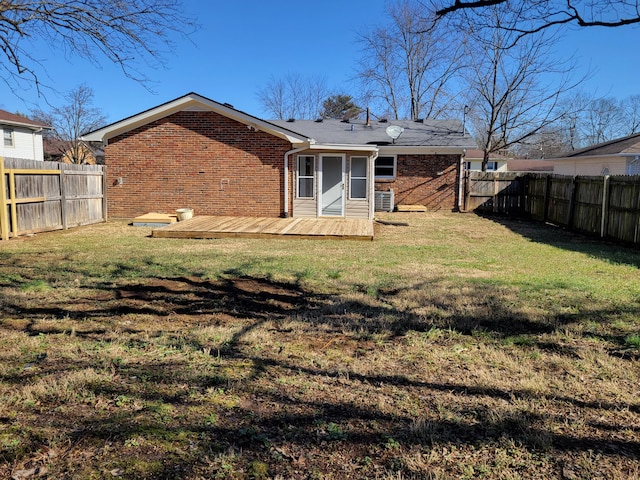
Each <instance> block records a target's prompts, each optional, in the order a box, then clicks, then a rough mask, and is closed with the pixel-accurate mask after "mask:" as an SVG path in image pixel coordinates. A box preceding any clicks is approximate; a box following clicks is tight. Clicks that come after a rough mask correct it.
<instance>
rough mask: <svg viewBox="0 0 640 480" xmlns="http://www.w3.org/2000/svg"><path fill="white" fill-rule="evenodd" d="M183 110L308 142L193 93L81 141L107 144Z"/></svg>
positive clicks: (106, 128) (285, 130)
mask: <svg viewBox="0 0 640 480" xmlns="http://www.w3.org/2000/svg"><path fill="white" fill-rule="evenodd" d="M182 111H207V112H215V113H218V114H220V115H223V116H225V117H227V118H231V119H233V120H236V121H238V122H240V123H243V124H245V125H247V127H248V128H253V129H255V130H261V131H264V132H266V133H269V134H271V135H274V136H276V137H279V138H282V139H285V140H287V141H289V142H291V143H292V144H299V143H304V142H306V141H307V138H306V137H305V136H304V135H301V134H299V133H297V132H294V131H292V130H289V129H286V128H281V127H279V126H277V125H274V124H272V123H269V122H266V121H264V120H261V119H259V118H257V117H254V116H252V115H249V114H248V113H245V112H242V111H240V110H236V109H235V108H233V106H232V105H229V104H227V103H224V104H223V103H219V102H216V101H214V100H211V99H209V98H206V97H203V96H201V95H198V94H197V93H194V92H191V93H188V94H186V95H184V96H182V97H179V98H176V99H174V100H171V101H169V102H166V103H163V104H161V105H158V106H156V107H153V108H150V109H148V110H145V111H143V112H140V113H137V114H135V115H132V116H130V117H127V118H124V119H122V120H119V121H117V122H114V123H112V124H110V125H107V126H105V127H102V128H99V129H97V130H94V131H93V132H89V133H87V134H85V135H83V136H82V137H81V138H82V140H85V141H91V142H96V141H97V142H106V141H108V140H109V139H110V138H113V137H116V136H118V135H121V134H123V133H126V132H128V131H130V130H133V129H135V128H138V127H141V126H144V125H147V124H149V123H151V122H154V121H156V120H159V119H161V118H165V117H168V116H169V115H172V114H174V113H177V112H182Z"/></svg>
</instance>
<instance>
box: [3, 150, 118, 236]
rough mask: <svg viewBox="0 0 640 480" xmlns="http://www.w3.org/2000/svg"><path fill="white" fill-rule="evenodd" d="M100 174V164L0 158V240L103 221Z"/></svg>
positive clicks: (101, 180) (102, 183) (103, 190)
mask: <svg viewBox="0 0 640 480" xmlns="http://www.w3.org/2000/svg"><path fill="white" fill-rule="evenodd" d="M7 177H8V182H7ZM103 177H104V167H103V166H101V165H68V164H61V163H55V162H40V161H34V160H23V159H8V158H5V159H2V161H0V190H1V191H2V192H3V193H2V199H3V204H2V206H3V207H4V208H2V209H1V211H0V234H1V235H2V240H7V239H8V238H9V237H10V236H14V237H15V236H18V235H24V234H28V233H37V232H46V231H51V230H59V229H67V228H69V227H74V226H79V225H88V224H90V223H98V222H101V221H106V216H105V213H106V208H105V207H104V204H105V203H106V199H105V191H106V190H105V188H104V185H105V182H104V178H103Z"/></svg>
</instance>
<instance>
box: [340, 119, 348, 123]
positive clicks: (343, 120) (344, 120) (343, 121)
mask: <svg viewBox="0 0 640 480" xmlns="http://www.w3.org/2000/svg"><path fill="white" fill-rule="evenodd" d="M340 121H341V122H342V123H349V119H348V118H343V119H342V120H340Z"/></svg>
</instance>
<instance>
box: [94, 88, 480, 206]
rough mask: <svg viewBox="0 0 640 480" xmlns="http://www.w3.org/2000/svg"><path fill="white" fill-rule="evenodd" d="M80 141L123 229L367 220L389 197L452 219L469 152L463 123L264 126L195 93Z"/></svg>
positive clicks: (469, 142)
mask: <svg viewBox="0 0 640 480" xmlns="http://www.w3.org/2000/svg"><path fill="white" fill-rule="evenodd" d="M391 125H393V128H391V129H389V127H390V126H391ZM390 135H391V136H390ZM392 136H394V137H396V138H395V139H394V138H392ZM83 140H85V141H99V142H102V144H103V146H104V149H105V164H106V166H107V185H108V191H107V202H108V208H109V212H110V215H111V216H112V217H123V218H130V217H135V216H138V215H142V214H144V213H148V212H162V213H173V212H174V211H175V210H176V209H177V208H181V207H191V208H193V209H194V211H195V213H196V215H237V216H265V217H280V216H294V217H320V216H335V217H346V218H373V215H374V209H375V206H376V200H377V199H380V198H382V197H383V196H384V194H382V193H380V192H387V191H389V190H391V189H392V190H393V192H394V203H395V204H419V205H424V206H426V207H427V208H429V209H442V208H444V209H449V210H455V209H457V207H458V202H459V191H460V175H461V168H460V167H461V161H462V155H463V153H464V150H465V149H466V148H473V145H474V143H473V140H472V139H471V138H470V137H469V136H468V135H463V131H462V123H461V122H459V121H432V120H428V121H427V120H424V121H419V122H410V121H393V122H392V123H390V122H384V121H377V122H370V121H367V120H362V121H354V120H352V121H351V122H350V123H345V122H340V121H338V120H326V119H325V120H318V121H294V120H289V121H266V120H262V119H259V118H257V117H254V116H252V115H249V114H246V113H244V112H241V111H239V110H236V109H234V108H233V107H232V106H231V105H228V104H221V103H218V102H215V101H213V100H210V99H208V98H205V97H202V96H200V95H197V94H195V93H189V94H187V95H185V96H183V97H180V98H177V99H175V100H172V101H170V102H167V103H164V104H162V105H159V106H157V107H154V108H152V109H150V110H146V111H144V112H141V113H138V114H136V115H133V116H131V117H128V118H125V119H124V120H121V121H118V122H115V123H113V124H111V125H107V126H105V127H103V128H101V129H99V130H95V131H93V132H90V133H88V134H86V135H85V136H83Z"/></svg>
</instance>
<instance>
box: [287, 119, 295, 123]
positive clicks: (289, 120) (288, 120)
mask: <svg viewBox="0 0 640 480" xmlns="http://www.w3.org/2000/svg"><path fill="white" fill-rule="evenodd" d="M295 121H296V119H295V118H287V122H289V123H293V122H295Z"/></svg>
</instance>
